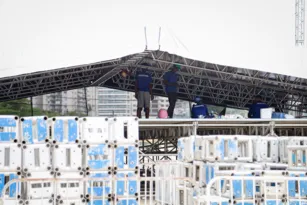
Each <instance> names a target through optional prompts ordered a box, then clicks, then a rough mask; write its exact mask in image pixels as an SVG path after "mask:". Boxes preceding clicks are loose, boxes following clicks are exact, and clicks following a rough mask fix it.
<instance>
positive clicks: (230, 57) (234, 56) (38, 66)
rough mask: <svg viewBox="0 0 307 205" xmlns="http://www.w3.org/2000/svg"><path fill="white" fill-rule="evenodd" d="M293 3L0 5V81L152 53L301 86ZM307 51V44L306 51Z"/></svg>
mask: <svg viewBox="0 0 307 205" xmlns="http://www.w3.org/2000/svg"><path fill="white" fill-rule="evenodd" d="M294 2H295V1H294V0H232V1H229V0H189V1H187V0H167V1H166V0H153V1H148V0H129V1H128V0H88V1H85V0H83V1H81V0H49V1H47V0H26V1H25V0H0V77H4V76H12V75H16V74H21V73H29V72H34V71H41V70H48V69H55V68H60V67H65V66H74V65H79V64H86V63H92V62H97V61H103V60H109V59H113V58H117V57H122V56H124V55H128V54H131V53H136V52H141V51H143V50H144V48H145V40H144V26H147V35H148V46H149V47H148V49H153V50H155V49H157V48H158V40H157V39H158V29H159V26H161V27H162V37H161V45H162V47H161V50H165V51H167V52H170V53H175V54H178V55H182V56H185V57H189V58H193V59H197V60H202V61H207V62H212V63H218V64H224V65H230V66H238V67H243V68H251V69H257V70H263V71H269V72H276V73H281V74H288V75H292V76H299V77H304V78H307V69H306V68H307V60H306V54H307V51H306V46H305V47H304V48H297V47H295V45H294V40H295V35H294V31H295V29H294V22H295V21H294V11H295V9H294ZM306 44H307V43H306Z"/></svg>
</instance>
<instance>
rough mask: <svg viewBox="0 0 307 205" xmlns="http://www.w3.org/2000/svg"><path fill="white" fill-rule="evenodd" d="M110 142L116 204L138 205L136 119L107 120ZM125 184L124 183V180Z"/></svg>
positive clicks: (137, 138)
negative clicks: (112, 149)
mask: <svg viewBox="0 0 307 205" xmlns="http://www.w3.org/2000/svg"><path fill="white" fill-rule="evenodd" d="M109 132H110V136H111V138H110V141H111V143H112V144H113V148H114V151H113V154H114V162H113V174H114V175H115V176H116V179H117V180H116V182H115V185H114V194H115V200H116V203H117V204H138V197H139V194H140V187H139V186H140V185H139V183H138V181H137V180H136V177H137V176H138V175H139V160H138V159H139V132H138V119H137V118H131V117H127V118H125V117H122V118H110V119H109ZM124 179H126V180H128V181H127V183H125V181H126V180H124Z"/></svg>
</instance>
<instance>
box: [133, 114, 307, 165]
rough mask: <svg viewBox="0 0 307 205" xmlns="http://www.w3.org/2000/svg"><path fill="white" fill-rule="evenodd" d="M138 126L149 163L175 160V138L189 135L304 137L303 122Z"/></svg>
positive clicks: (186, 121) (149, 122) (181, 121)
mask: <svg viewBox="0 0 307 205" xmlns="http://www.w3.org/2000/svg"><path fill="white" fill-rule="evenodd" d="M139 126H140V151H142V153H144V154H145V155H151V156H153V155H154V157H151V160H152V161H156V160H161V159H169V158H171V157H170V156H172V157H174V155H175V154H176V153H177V141H178V138H180V137H189V136H191V135H255V136H306V133H307V120H306V119H293V120H291V119H289V120H288V119H285V120H278V119H277V120H247V119H241V120H239V119H237V120H236V119H235V120H229V119H228V120H223V119H218V120H214V119H209V120H206V119H201V120H191V119H173V120H171V119H168V120H161V119H159V120H156V119H153V120H140V121H139ZM145 159H146V158H145V157H144V158H142V159H141V160H145Z"/></svg>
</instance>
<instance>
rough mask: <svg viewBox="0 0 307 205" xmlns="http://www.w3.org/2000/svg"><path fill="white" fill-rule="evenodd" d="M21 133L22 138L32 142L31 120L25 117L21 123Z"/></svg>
mask: <svg viewBox="0 0 307 205" xmlns="http://www.w3.org/2000/svg"><path fill="white" fill-rule="evenodd" d="M22 134H23V139H24V140H25V141H26V142H28V143H30V144H33V127H32V120H30V119H26V120H24V121H23V123H22Z"/></svg>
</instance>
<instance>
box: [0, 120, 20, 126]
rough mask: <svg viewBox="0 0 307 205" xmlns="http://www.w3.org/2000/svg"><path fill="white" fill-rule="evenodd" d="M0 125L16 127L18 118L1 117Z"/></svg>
mask: <svg viewBox="0 0 307 205" xmlns="http://www.w3.org/2000/svg"><path fill="white" fill-rule="evenodd" d="M0 127H16V120H15V119H12V118H0Z"/></svg>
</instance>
